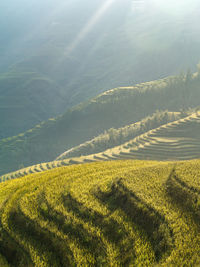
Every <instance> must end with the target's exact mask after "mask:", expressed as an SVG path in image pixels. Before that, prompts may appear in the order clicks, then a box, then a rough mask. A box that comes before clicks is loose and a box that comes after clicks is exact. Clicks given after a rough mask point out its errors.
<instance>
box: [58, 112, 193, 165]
mask: <svg viewBox="0 0 200 267" xmlns="http://www.w3.org/2000/svg"><path fill="white" fill-rule="evenodd" d="M191 112H192V111H190V112H188V113H186V112H184V113H181V112H169V111H157V112H155V113H153V114H152V115H151V116H147V117H146V118H144V119H142V120H141V121H138V122H136V123H133V124H129V125H126V126H124V127H121V128H118V129H114V128H111V129H108V130H107V131H105V132H104V133H101V134H100V135H98V136H96V137H94V138H93V139H91V140H89V141H86V142H85V143H83V144H80V145H78V146H75V147H73V148H71V149H69V150H67V151H65V152H64V153H62V154H61V155H60V156H58V157H57V158H56V160H62V159H67V158H72V157H81V156H86V155H90V154H96V153H99V152H103V151H105V150H106V149H109V148H113V147H116V146H119V145H122V144H124V143H126V142H128V141H130V140H132V139H133V138H135V137H136V136H139V135H141V134H143V133H145V132H148V131H149V130H152V129H155V128H157V127H159V126H161V125H164V124H167V123H169V122H172V121H176V120H178V119H180V118H183V117H186V116H188V115H189V114H190V113H191Z"/></svg>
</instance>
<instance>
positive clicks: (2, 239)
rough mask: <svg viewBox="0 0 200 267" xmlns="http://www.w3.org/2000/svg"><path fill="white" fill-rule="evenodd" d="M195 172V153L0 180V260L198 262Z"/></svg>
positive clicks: (199, 185) (199, 204)
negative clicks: (170, 159)
mask: <svg viewBox="0 0 200 267" xmlns="http://www.w3.org/2000/svg"><path fill="white" fill-rule="evenodd" d="M199 174H200V160H193V161H187V162H177V163H175V162H156V161H134V160H124V161H109V162H98V163H90V164H83V165H73V166H67V167H60V168H55V169H53V170H50V171H44V172H41V173H37V174H36V173H35V174H31V175H28V176H25V177H23V178H20V179H16V180H11V181H7V182H5V183H1V184H0V263H1V265H2V263H3V264H4V263H5V266H9V265H8V264H10V266H199V264H200V254H199V251H200V213H199V210H200V181H199ZM6 264H7V265H6ZM2 266H4V265H2Z"/></svg>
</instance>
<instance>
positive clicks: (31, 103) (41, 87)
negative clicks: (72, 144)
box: [0, 71, 65, 139]
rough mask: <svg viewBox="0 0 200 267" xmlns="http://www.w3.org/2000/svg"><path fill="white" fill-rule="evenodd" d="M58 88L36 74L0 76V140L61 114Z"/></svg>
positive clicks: (61, 102)
mask: <svg viewBox="0 0 200 267" xmlns="http://www.w3.org/2000/svg"><path fill="white" fill-rule="evenodd" d="M64 105H65V102H64V100H63V96H62V90H61V88H60V87H59V86H58V85H57V84H56V83H55V82H53V81H52V80H51V79H47V78H46V77H45V76H44V75H41V74H38V73H36V72H27V71H25V72H20V73H19V72H15V71H10V72H7V73H4V74H0V125H1V128H0V139H2V138H5V137H10V136H14V135H16V134H19V133H22V132H24V131H26V130H28V129H30V128H32V127H33V126H35V125H36V124H38V123H41V122H42V121H44V120H47V119H49V118H50V117H54V116H56V115H58V114H60V113H61V112H63V107H64Z"/></svg>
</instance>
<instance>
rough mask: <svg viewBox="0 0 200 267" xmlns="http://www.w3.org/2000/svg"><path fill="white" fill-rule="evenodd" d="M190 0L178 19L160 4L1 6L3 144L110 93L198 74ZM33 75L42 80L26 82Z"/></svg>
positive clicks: (88, 0) (88, 1)
mask: <svg viewBox="0 0 200 267" xmlns="http://www.w3.org/2000/svg"><path fill="white" fill-rule="evenodd" d="M191 1H192V2H193V3H190V5H189V6H188V7H187V8H186V10H185V12H184V13H183V14H184V15H183V14H182V13H181V14H182V15H181V14H177V16H174V15H173V16H171V14H168V13H166V9H165V8H164V6H167V5H168V2H167V1H165V2H163V3H162V4H161V6H160V7H159V4H158V3H159V1H157V3H155V0H149V1H142V2H139V1H132V0H115V1H110V2H109V4H108V1H107V0H101V1H100V0H93V1H92V0H84V1H81V0H75V1H72V0H71V1H67V2H66V1H65V0H60V1H59V3H57V2H55V1H54V0H48V1H39V0H38V1H34V0H31V1H25V0H17V1H15V2H13V0H7V1H4V2H2V4H1V5H0V58H1V60H0V98H1V100H0V114H1V115H0V125H1V131H0V138H3V137H9V136H13V135H16V134H19V133H22V132H24V131H25V130H27V129H29V128H31V127H33V126H34V125H35V124H38V123H40V122H41V121H43V120H46V119H48V118H51V117H55V116H57V114H58V113H63V112H65V111H66V110H67V109H68V108H71V107H72V106H74V105H77V104H79V103H81V102H82V101H86V100H88V99H89V98H91V97H94V96H96V95H97V94H100V93H102V92H104V91H106V90H108V89H110V88H115V87H118V86H128V85H133V84H137V83H141V82H145V81H149V80H155V79H160V78H163V77H166V76H169V75H177V74H178V73H180V72H181V71H186V69H187V68H189V69H191V71H194V70H195V66H196V64H197V63H198V62H199V60H200V58H199V47H200V36H199V29H198V26H197V25H199V12H198V8H197V7H195V6H196V5H197V1H196V0H191ZM140 4H141V5H142V6H143V8H142V10H140V8H139V9H138V5H139V6H140ZM178 5H182V4H181V2H180V3H179V4H178ZM173 10H175V9H174V8H173ZM177 10H179V8H178V9H177ZM180 16H181V17H180ZM186 25H187V27H186ZM10 72H17V73H18V76H21V78H23V81H22V82H21V81H19V79H18V78H17V79H16V80H15V81H14V82H13V77H10V78H9V79H8V77H7V78H6V79H3V83H2V80H1V77H2V76H7V75H10ZM30 72H31V73H36V74H37V76H40V79H39V80H38V79H37V81H36V80H35V79H34V81H32V80H31V81H29V77H27V75H26V74H25V73H30ZM10 83H12V86H11V87H9V86H10ZM24 83H25V84H24ZM60 92H61V96H62V97H61V98H60ZM151 113H152V111H151ZM151 113H149V114H147V115H150V114H151ZM141 118H142V117H141ZM133 122H135V120H133V121H131V122H130V123H133ZM124 125H125V124H124ZM124 125H123V126H124ZM117 127H120V126H117ZM98 134H99V133H98ZM95 135H96V134H95ZM95 135H94V134H93V135H92V136H90V137H89V138H92V137H94V136H95ZM85 140H87V139H85ZM85 140H82V141H85ZM77 144H80V142H78V143H76V144H74V143H73V144H72V145H73V146H74V145H77ZM67 148H68V147H66V149H67ZM64 151H65V150H63V151H59V153H61V152H64Z"/></svg>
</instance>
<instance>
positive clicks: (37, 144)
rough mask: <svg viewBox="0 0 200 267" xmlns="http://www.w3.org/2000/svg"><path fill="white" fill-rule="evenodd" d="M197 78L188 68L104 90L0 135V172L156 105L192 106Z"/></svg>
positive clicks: (45, 157) (53, 153)
mask: <svg viewBox="0 0 200 267" xmlns="http://www.w3.org/2000/svg"><path fill="white" fill-rule="evenodd" d="M199 84H200V75H199V74H198V73H197V74H196V75H192V74H189V73H188V74H187V75H180V76H177V77H168V78H165V79H161V80H156V81H152V82H147V83H142V84H138V85H135V86H130V87H119V88H115V89H112V90H109V91H106V92H105V93H103V94H100V95H98V96H97V97H95V98H92V99H90V101H87V102H84V103H81V104H80V105H78V106H75V107H73V108H72V109H70V110H68V111H67V112H66V113H64V114H63V115H62V116H59V117H57V118H55V119H51V120H49V121H47V122H44V123H41V124H40V125H37V126H36V127H35V128H33V129H30V130H28V131H27V132H25V133H23V134H20V135H18V136H14V137H12V138H8V139H2V140H0V175H1V174H4V173H8V172H11V171H14V170H17V169H20V168H22V167H26V166H30V165H33V164H38V163H40V162H46V161H52V160H54V159H55V158H56V157H58V156H59V155H60V154H61V153H63V152H65V151H66V150H68V149H70V148H72V147H74V146H77V145H79V144H81V143H83V142H85V141H87V140H90V139H92V138H93V137H94V136H97V135H99V134H102V133H103V132H104V130H108V129H110V128H120V127H124V126H126V125H129V124H132V123H135V122H138V121H140V120H142V119H143V118H145V117H147V116H149V115H150V114H153V113H154V112H156V110H166V109H168V110H170V111H173V112H174V111H176V112H178V111H180V109H181V108H183V107H185V109H187V108H189V107H191V108H195V107H197V106H198V105H199V98H200V90H199ZM155 99H156V101H155Z"/></svg>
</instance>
